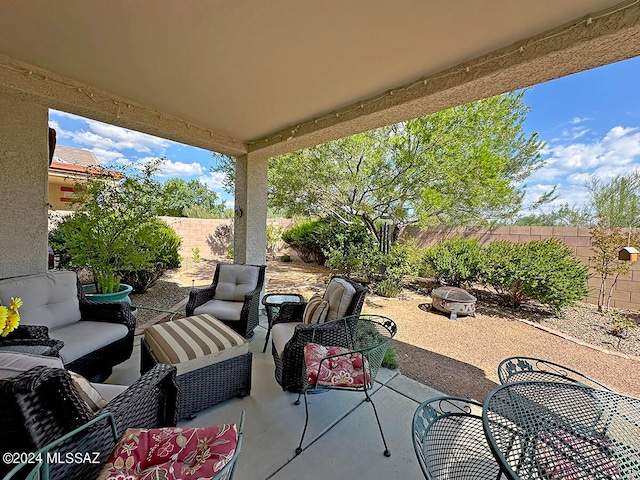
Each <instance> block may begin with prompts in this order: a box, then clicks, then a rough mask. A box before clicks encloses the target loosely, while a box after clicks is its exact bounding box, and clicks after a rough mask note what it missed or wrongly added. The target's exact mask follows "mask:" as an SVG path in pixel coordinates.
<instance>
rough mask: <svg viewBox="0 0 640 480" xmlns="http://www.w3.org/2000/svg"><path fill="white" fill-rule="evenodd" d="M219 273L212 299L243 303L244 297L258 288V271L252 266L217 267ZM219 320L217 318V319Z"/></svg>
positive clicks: (223, 265) (222, 264) (222, 265)
mask: <svg viewBox="0 0 640 480" xmlns="http://www.w3.org/2000/svg"><path fill="white" fill-rule="evenodd" d="M218 268H219V269H220V273H219V275H218V284H217V286H216V291H215V293H214V295H213V298H215V299H217V300H228V301H232V302H244V296H245V295H246V294H247V293H249V292H251V291H252V290H255V289H256V287H257V286H258V277H259V275H260V269H259V268H258V267H254V266H252V265H236V264H232V265H227V264H224V263H221V264H219V265H218ZM218 318H219V317H218Z"/></svg>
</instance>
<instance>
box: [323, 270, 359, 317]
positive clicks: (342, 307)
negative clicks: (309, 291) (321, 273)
mask: <svg viewBox="0 0 640 480" xmlns="http://www.w3.org/2000/svg"><path fill="white" fill-rule="evenodd" d="M355 294H356V289H355V288H354V286H353V285H351V284H350V283H349V282H347V281H346V280H344V279H343V278H332V279H331V281H330V282H329V285H327V289H326V290H325V292H324V295H323V296H322V298H323V300H326V301H327V302H329V312H328V313H327V320H326V321H327V322H330V321H332V320H336V319H337V318H342V317H344V316H345V315H346V314H347V309H348V308H349V305H350V304H351V300H353V296H354V295H355Z"/></svg>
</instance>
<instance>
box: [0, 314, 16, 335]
mask: <svg viewBox="0 0 640 480" xmlns="http://www.w3.org/2000/svg"><path fill="white" fill-rule="evenodd" d="M19 323H20V314H19V313H17V312H10V313H8V314H7V320H6V322H5V326H4V329H3V330H2V336H3V337H6V336H7V335H9V334H10V333H11V332H13V331H14V330H15V329H16V328H17V327H18V324H19Z"/></svg>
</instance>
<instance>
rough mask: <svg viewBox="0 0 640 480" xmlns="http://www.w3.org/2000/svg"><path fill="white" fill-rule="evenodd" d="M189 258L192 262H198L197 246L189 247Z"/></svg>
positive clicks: (198, 250)
mask: <svg viewBox="0 0 640 480" xmlns="http://www.w3.org/2000/svg"><path fill="white" fill-rule="evenodd" d="M191 259H192V260H193V263H200V260H201V258H200V249H199V248H198V247H193V248H192V249H191Z"/></svg>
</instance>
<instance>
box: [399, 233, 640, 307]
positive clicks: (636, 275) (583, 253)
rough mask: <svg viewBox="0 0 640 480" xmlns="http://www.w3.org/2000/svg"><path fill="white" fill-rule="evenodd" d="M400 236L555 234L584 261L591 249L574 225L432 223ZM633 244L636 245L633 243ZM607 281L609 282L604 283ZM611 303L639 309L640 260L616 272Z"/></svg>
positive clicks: (527, 237)
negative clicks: (440, 224)
mask: <svg viewBox="0 0 640 480" xmlns="http://www.w3.org/2000/svg"><path fill="white" fill-rule="evenodd" d="M400 234H401V235H402V236H408V237H413V238H415V239H416V241H417V243H418V245H420V246H422V247H428V246H431V245H433V244H435V243H437V242H438V241H440V240H443V239H445V238H452V237H464V238H478V239H479V240H480V242H481V243H482V244H487V243H489V242H492V241H494V240H509V241H511V242H519V243H526V242H530V241H532V240H544V239H547V238H557V239H558V240H561V241H562V242H563V243H564V244H565V245H567V246H568V247H570V248H572V249H573V250H574V252H575V253H576V256H577V257H578V258H579V259H580V260H581V261H582V262H583V263H585V264H586V265H588V264H589V257H590V256H592V255H593V252H592V250H591V234H590V233H589V229H588V228H577V227H493V228H489V227H449V228H446V227H434V228H427V229H424V230H420V229H418V228H414V227H407V228H404V229H403V230H402V232H401V233H400ZM636 247H638V246H637V245H636ZM607 285H609V283H607ZM589 286H590V287H591V294H590V295H589V297H588V298H587V299H586V301H587V302H589V303H593V304H597V303H598V291H599V288H600V278H599V276H592V277H591V279H590V280H589ZM611 306H612V307H614V308H622V309H630V310H640V262H634V263H632V264H631V268H630V271H629V274H628V275H624V276H620V277H619V279H618V282H617V284H616V289H615V291H614V292H613V296H612V299H611Z"/></svg>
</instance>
